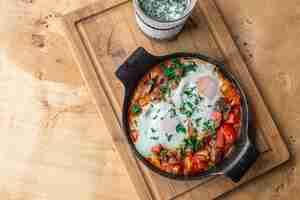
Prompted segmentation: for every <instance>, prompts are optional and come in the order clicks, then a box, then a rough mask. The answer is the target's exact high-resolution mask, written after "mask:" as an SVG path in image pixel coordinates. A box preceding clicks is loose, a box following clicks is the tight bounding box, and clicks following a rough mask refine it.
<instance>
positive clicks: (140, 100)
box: [128, 57, 241, 175]
mask: <svg viewBox="0 0 300 200" xmlns="http://www.w3.org/2000/svg"><path fill="white" fill-rule="evenodd" d="M240 116H241V98H240V95H239V92H238V90H237V88H236V87H235V86H234V85H233V84H232V83H231V82H230V81H229V80H227V79H225V78H224V76H223V75H222V73H221V72H220V71H219V70H218V68H217V67H216V66H214V65H212V64H210V63H206V62H204V61H202V60H200V59H195V58H188V57H187V58H175V59H171V60H168V61H165V62H163V63H161V64H159V65H158V66H155V67H154V68H153V69H152V70H151V71H150V72H149V73H148V74H147V75H146V76H144V77H143V79H142V80H141V81H140V82H139V84H138V87H137V88H136V90H135V92H134V95H133V97H132V100H131V104H130V109H129V111H128V119H129V128H130V136H131V139H132V141H133V143H134V144H135V146H136V149H137V150H138V151H139V153H140V154H141V155H143V156H144V157H145V158H146V159H147V160H148V161H149V162H151V163H152V164H153V165H154V166H156V167H158V168H160V169H161V170H163V171H165V172H168V173H173V174H178V175H194V174H197V173H201V172H204V171H207V170H212V169H214V168H215V166H216V165H217V164H218V163H220V162H222V160H224V158H225V157H226V155H227V154H229V153H230V152H231V150H232V149H233V148H234V144H235V142H236V140H237V139H238V137H239V132H240V126H241V119H240Z"/></svg>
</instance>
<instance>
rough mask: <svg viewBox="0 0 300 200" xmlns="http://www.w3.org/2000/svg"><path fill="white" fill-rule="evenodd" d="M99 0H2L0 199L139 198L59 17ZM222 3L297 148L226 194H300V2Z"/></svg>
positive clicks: (294, 196)
mask: <svg viewBox="0 0 300 200" xmlns="http://www.w3.org/2000/svg"><path fill="white" fill-rule="evenodd" d="M94 1H96V0H52V1H46V0H9V1H4V0H2V1H0V92H1V94H2V96H1V97H0V128H1V132H0V135H1V140H0V161H1V162H0V163H1V164H0V199H7V200H50V199H51V200H60V199H62V200H65V199H72V200H77V199H78V200H83V199H84V200H96V199H97V200H98V199H99V200H100V199H101V200H118V199H121V200H123V199H124V200H127V199H130V200H135V199H138V197H137V195H136V193H135V191H134V188H133V186H132V184H131V182H130V180H129V178H128V175H127V173H126V171H125V169H124V166H123V164H122V163H121V162H120V159H119V157H118V154H117V153H116V152H115V149H114V147H113V146H112V141H111V138H110V136H109V134H108V132H107V130H106V127H105V126H104V123H103V119H102V118H101V116H100V117H99V116H98V115H97V113H96V109H95V106H94V105H93V103H92V102H91V100H90V97H89V95H88V94H87V90H86V88H85V86H84V85H83V81H82V80H81V77H80V74H79V72H78V71H77V67H76V65H75V62H74V60H73V58H72V56H71V54H70V51H69V49H68V46H67V41H66V39H65V38H64V33H63V31H62V26H61V24H60V21H59V17H60V16H61V15H62V14H64V13H67V12H69V11H71V10H74V9H76V8H80V7H82V6H85V5H88V4H89V3H91V2H94ZM216 1H217V4H218V6H219V7H220V9H221V10H222V12H223V13H224V16H225V19H226V22H227V24H228V25H229V27H230V29H231V31H232V34H233V36H234V39H235V41H236V42H237V44H238V46H239V47H240V49H241V50H242V53H243V55H244V56H245V59H246V61H247V63H248V64H249V68H250V71H251V73H252V74H253V76H254V78H255V80H256V82H257V84H258V86H259V89H260V90H261V93H262V95H263V97H264V99H265V101H266V103H267V105H268V107H269V109H270V111H271V113H272V115H273V117H274V119H275V121H276V123H277V125H278V127H279V129H280V131H281V133H282V134H283V137H284V139H285V140H286V142H287V144H288V145H289V149H290V151H291V153H292V159H291V161H290V162H289V163H287V164H286V165H284V166H281V167H279V168H277V169H276V170H273V171H272V172H271V173H268V174H267V175H265V176H263V177H261V178H259V179H257V180H256V181H253V182H251V183H250V184H247V185H246V186H244V187H242V188H240V189H239V190H237V191H235V192H232V193H231V194H229V195H226V196H225V197H222V198H221V199H230V200H231V199H243V200H248V199H249V200H252V199H262V200H266V199H272V200H273V199H275V200H276V199H289V200H293V199H299V198H298V197H297V191H298V190H299V189H300V186H299V185H300V179H299V178H298V177H299V176H300V161H299V153H300V144H299V141H300V135H299V134H298V130H299V129H300V107H299V106H298V103H299V102H300V78H298V76H299V75H298V73H300V67H299V66H298V65H299V64H298V59H299V58H300V40H299V35H300V2H299V0H289V1H279V0H264V1H261V0H252V1H239V0H230V1H228V0H216Z"/></svg>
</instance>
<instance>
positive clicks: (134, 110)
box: [131, 104, 142, 114]
mask: <svg viewBox="0 0 300 200" xmlns="http://www.w3.org/2000/svg"><path fill="white" fill-rule="evenodd" d="M131 111H132V112H133V113H136V114H137V113H140V112H141V111H142V108H141V107H140V106H139V105H137V104H134V105H133V106H132V108H131Z"/></svg>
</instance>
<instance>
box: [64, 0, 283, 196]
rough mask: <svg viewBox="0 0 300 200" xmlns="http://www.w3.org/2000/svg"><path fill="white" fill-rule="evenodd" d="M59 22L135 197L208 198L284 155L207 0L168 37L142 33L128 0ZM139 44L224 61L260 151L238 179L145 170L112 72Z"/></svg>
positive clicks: (155, 51)
mask: <svg viewBox="0 0 300 200" xmlns="http://www.w3.org/2000/svg"><path fill="white" fill-rule="evenodd" d="M63 20H64V23H65V27H66V33H67V37H68V39H69V41H70V45H71V47H72V50H73V53H74V56H75V58H76V60H77V62H78V66H79V68H80V71H81V73H82V76H83V78H84V80H85V82H86V83H87V85H88V87H89V90H90V92H91V94H92V95H93V98H94V101H95V104H96V107H97V109H98V111H99V114H101V115H102V116H103V118H104V119H105V122H106V125H107V127H108V129H109V130H110V133H111V136H112V138H113V141H114V144H115V146H116V148H117V149H118V151H119V154H120V156H121V158H122V160H123V161H124V164H125V166H126V168H127V170H128V173H129V175H130V177H131V180H132V182H133V184H134V186H135V188H136V191H137V193H138V194H139V196H140V198H141V199H146V200H169V199H185V200H198V199H199V198H200V197H201V199H202V200H204V199H213V198H216V197H218V196H220V195H222V194H224V193H226V192H229V191H231V190H233V189H235V188H237V187H238V186H239V185H241V184H243V183H246V182H247V181H249V180H251V179H253V178H255V177H257V176H259V175H262V174H264V173H265V172H267V171H269V170H270V169H272V168H274V167H276V166H278V165H280V164H282V163H283V162H285V161H287V160H288V159H289V152H288V150H287V148H286V145H285V144H284V142H283V140H282V138H281V136H280V134H279V132H278V129H277V127H276V125H275V124H274V121H273V119H272V117H271V115H270V113H269V111H268V109H267V107H266V106H265V104H264V101H263V99H262V97H261V95H260V93H259V91H258V89H257V87H256V85H255V82H254V81H253V79H252V77H251V75H250V73H249V71H248V69H247V66H246V64H245V62H244V61H243V59H242V56H241V54H240V52H239V50H238V49H237V47H236V45H235V44H234V42H233V40H232V37H231V35H230V33H229V31H228V29H227V27H226V25H225V23H224V21H223V18H222V15H221V13H220V12H219V10H218V9H217V7H216V5H215V3H214V1H213V0H201V1H199V2H198V4H197V6H196V9H195V11H194V13H193V15H192V16H191V18H190V20H189V21H188V23H187V25H186V27H185V29H184V30H183V32H182V33H181V34H180V35H179V36H178V37H177V38H176V39H174V40H172V41H164V42H162V41H155V40H151V39H149V38H147V37H146V36H144V35H143V33H142V32H141V31H140V30H139V29H138V27H137V25H136V23H135V18H134V11H133V6H132V3H131V1H128V0H110V1H99V2H98V3H95V4H93V5H90V6H88V7H86V8H83V9H80V10H77V11H74V12H72V13H70V14H68V15H65V16H64V17H63ZM139 46H142V47H144V48H146V49H147V50H148V51H150V52H151V53H153V54H157V55H162V54H167V53H171V52H176V51H188V52H201V53H203V54H206V55H208V56H210V57H213V58H216V59H219V60H220V61H223V62H225V63H226V64H227V65H228V68H229V70H230V71H231V72H232V73H233V74H234V75H235V76H236V77H237V78H239V80H240V81H241V83H242V86H243V88H244V90H245V92H246V94H247V96H248V98H249V101H250V106H251V108H252V112H253V115H254V119H255V125H256V128H257V131H256V134H257V137H256V144H257V147H258V149H259V151H260V152H261V155H260V157H259V159H258V161H257V162H256V163H255V165H254V166H253V167H252V168H251V169H250V170H249V172H248V173H247V174H246V176H245V177H244V178H243V179H242V180H241V181H240V182H239V183H233V182H231V181H230V180H228V179H227V178H225V177H222V176H221V177H214V178H207V179H203V180H200V181H185V182H183V181H175V180H170V179H167V178H164V177H161V176H159V175H157V174H155V173H153V172H152V171H150V170H148V169H147V168H145V166H144V165H143V164H142V163H141V162H140V161H138V160H137V159H136V157H135V156H134V154H133V153H132V151H131V149H130V146H129V144H128V143H127V140H126V137H125V135H124V133H123V131H122V129H121V109H122V101H123V92H124V90H123V86H122V85H121V83H120V82H119V81H118V80H117V78H116V77H115V75H114V72H115V71H116V69H117V67H118V66H119V65H120V64H121V63H122V62H123V61H124V60H125V59H126V58H127V57H128V56H129V55H130V54H131V53H132V52H133V51H134V50H135V49H136V48H137V47H139ZM95 134H101V133H95ZM253 134H254V133H253Z"/></svg>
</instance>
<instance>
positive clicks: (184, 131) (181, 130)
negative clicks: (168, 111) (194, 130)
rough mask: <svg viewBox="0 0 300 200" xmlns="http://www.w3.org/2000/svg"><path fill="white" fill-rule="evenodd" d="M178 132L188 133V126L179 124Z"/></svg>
mask: <svg viewBox="0 0 300 200" xmlns="http://www.w3.org/2000/svg"><path fill="white" fill-rule="evenodd" d="M176 132H177V133H186V128H185V127H184V126H183V125H182V124H177V126H176Z"/></svg>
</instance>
